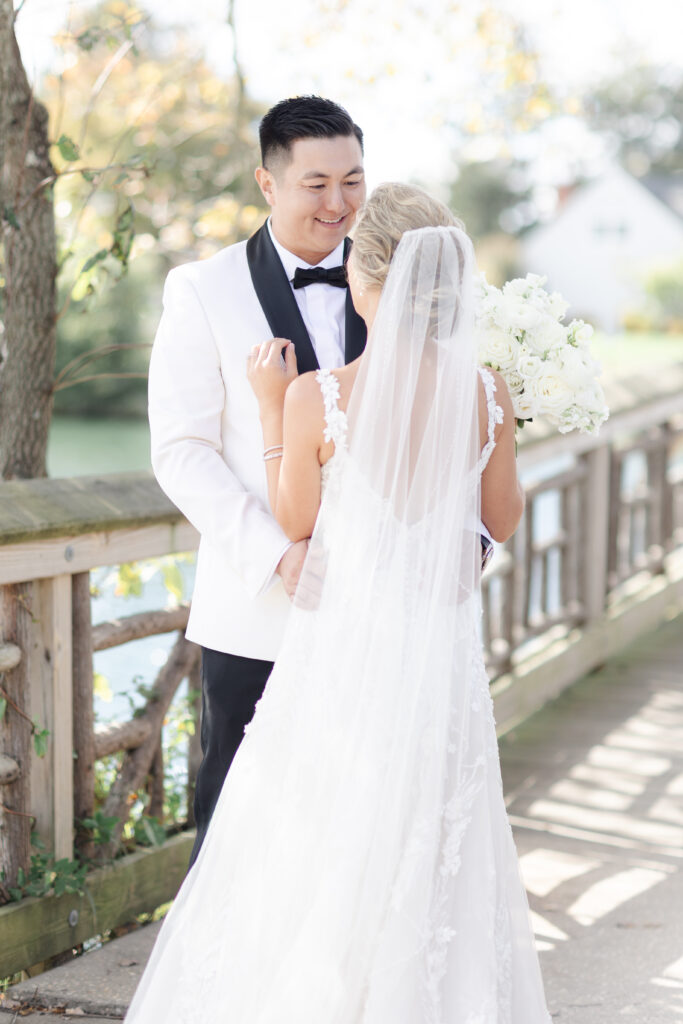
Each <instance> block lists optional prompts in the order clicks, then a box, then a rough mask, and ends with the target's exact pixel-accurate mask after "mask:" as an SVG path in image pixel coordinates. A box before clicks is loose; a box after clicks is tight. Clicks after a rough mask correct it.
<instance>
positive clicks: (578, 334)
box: [574, 324, 593, 346]
mask: <svg viewBox="0 0 683 1024" xmlns="http://www.w3.org/2000/svg"><path fill="white" fill-rule="evenodd" d="M574 337H575V338H576V341H577V342H578V343H579V345H582V346H587V345H588V344H589V342H590V340H591V338H592V337H593V328H592V327H591V325H590V324H582V325H581V327H579V328H578V329H577V330H576V331H575V332H574Z"/></svg>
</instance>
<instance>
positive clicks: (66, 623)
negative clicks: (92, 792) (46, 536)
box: [49, 575, 74, 860]
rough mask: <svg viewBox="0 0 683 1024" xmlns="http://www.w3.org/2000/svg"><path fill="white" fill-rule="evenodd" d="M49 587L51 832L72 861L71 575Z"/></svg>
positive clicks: (56, 848)
mask: <svg viewBox="0 0 683 1024" xmlns="http://www.w3.org/2000/svg"><path fill="white" fill-rule="evenodd" d="M49 586H50V597H51V604H52V617H51V623H50V627H51V630H50V631H51V642H52V680H51V682H52V708H53V711H52V736H51V737H50V739H51V741H52V742H51V747H52V770H53V773H54V796H53V805H52V815H53V817H52V832H53V836H54V851H55V856H56V857H57V858H60V857H67V858H68V859H69V860H70V859H71V858H72V857H73V814H74V787H73V770H74V759H73V749H74V743H73V720H72V707H73V693H72V674H71V673H72V654H71V643H72V630H71V576H68V575H62V576H56V577H55V578H54V579H53V580H51V581H50V583H49Z"/></svg>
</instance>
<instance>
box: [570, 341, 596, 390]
mask: <svg viewBox="0 0 683 1024" xmlns="http://www.w3.org/2000/svg"><path fill="white" fill-rule="evenodd" d="M561 357H562V368H561V373H562V375H563V376H564V377H565V379H566V381H567V383H568V384H569V385H570V386H571V387H572V388H575V389H577V390H578V389H579V388H583V387H585V386H586V384H587V383H588V382H589V381H590V380H591V379H592V378H593V377H594V376H595V375H596V373H597V371H598V369H599V367H598V366H597V364H596V363H594V362H593V360H592V359H591V358H590V356H586V354H585V353H584V352H583V351H582V350H581V349H578V348H573V347H572V346H571V345H567V346H566V348H564V349H562V352H561Z"/></svg>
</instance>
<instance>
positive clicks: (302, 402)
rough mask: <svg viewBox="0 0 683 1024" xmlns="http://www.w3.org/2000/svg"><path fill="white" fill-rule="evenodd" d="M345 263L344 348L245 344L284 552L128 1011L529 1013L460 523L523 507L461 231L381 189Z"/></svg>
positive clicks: (475, 574)
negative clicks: (278, 639) (269, 642)
mask: <svg viewBox="0 0 683 1024" xmlns="http://www.w3.org/2000/svg"><path fill="white" fill-rule="evenodd" d="M348 272H349V282H350V287H351V293H352V297H353V301H354V305H355V306H356V309H357V310H358V311H359V312H360V313H361V315H362V316H363V317H364V319H365V320H366V322H367V325H368V331H369V340H368V345H367V349H366V351H365V353H364V354H363V355H362V356H361V357H360V358H359V359H358V360H356V362H355V363H352V364H350V365H349V366H347V367H344V368H341V369H339V370H334V371H318V372H317V373H315V374H305V375H304V376H302V377H301V378H297V379H295V378H296V357H295V353H294V352H293V346H292V345H291V344H290V343H288V342H286V341H284V340H282V341H279V340H278V341H276V342H268V343H266V344H265V345H264V346H261V347H260V348H257V349H255V350H254V351H253V352H252V354H251V356H250V358H249V366H248V374H249V378H250V381H251V383H252V387H253V388H254V391H255V393H256V396H257V398H258V401H259V408H260V413H261V422H262V425H263V433H264V450H265V453H264V457H265V460H266V461H265V467H266V472H267V474H268V485H269V495H270V500H271V505H272V507H273V511H274V513H275V514H276V516H277V518H278V520H279V521H280V523H281V524H282V526H283V528H284V529H285V530H286V532H287V533H288V535H289V536H290V537H291V538H292V540H297V539H301V538H305V537H309V536H311V542H310V547H309V554H308V558H307V562H306V565H305V568H304V572H303V574H302V578H301V582H300V584H299V587H298V590H297V593H296V596H295V600H294V607H293V609H292V615H291V619H290V624H289V627H288V632H287V636H286V640H285V643H284V646H283V649H282V653H281V655H280V657H279V658H278V660H277V662H276V665H275V668H274V671H273V673H272V676H271V678H270V681H269V683H268V686H267V688H266V691H265V694H264V696H263V698H262V700H261V701H260V703H259V705H258V707H257V711H256V715H255V717H254V719H253V721H252V723H251V724H250V726H248V729H247V735H246V736H245V739H244V741H243V743H242V745H241V747H240V749H239V751H238V754H237V757H236V758H235V761H234V763H233V765H232V767H231V770H230V772H229V774H228V777H227V779H226V781H225V784H224V787H223V791H222V793H221V797H220V800H219V802H218V805H217V807H216V811H215V813H214V816H213V820H212V822H211V826H210V829H209V833H208V836H207V840H206V842H205V843H204V846H203V848H202V850H201V853H200V856H199V858H198V860H197V862H196V864H195V865H194V867H193V868H192V870H191V871H190V873H189V875H188V877H187V879H186V880H185V883H184V884H183V886H182V888H181V890H180V893H179V895H178V897H177V899H176V901H175V903H174V906H173V908H172V909H171V911H170V913H169V915H168V917H167V918H166V920H165V922H164V925H163V927H162V929H161V932H160V935H159V938H158V940H157V943H156V946H155V948H154V950H153V952H152V956H151V958H150V961H149V964H148V965H147V968H146V971H145V973H144V975H143V978H142V981H141V983H140V986H139V988H138V990H137V992H136V995H135V998H134V999H133V1002H132V1005H131V1008H130V1010H129V1013H128V1016H127V1017H126V1020H127V1021H128V1022H129V1024H161V1022H163V1024H193V1022H200V1021H201V1022H202V1024H204V1022H211V1024H549V1021H550V1017H549V1015H548V1012H547V1010H546V1007H545V1001H544V996H543V986H542V981H541V976H540V971H539V966H538V960H537V956H536V952H535V949H534V943H533V936H532V934H531V930H530V927H529V920H528V907H527V903H526V897H525V893H524V890H523V887H522V885H521V882H520V879H519V873H518V867H517V858H516V852H515V848H514V844H513V840H512V835H511V831H510V827H509V824H508V821H507V816H506V812H505V806H504V802H503V794H502V788H501V779H500V769H499V763H498V751H497V743H496V735H495V727H494V720H493V713H492V704H491V699H490V696H489V689H488V681H487V678H486V674H485V671H484V665H483V659H482V650H481V640H480V635H479V621H480V614H481V604H480V590H479V576H480V554H481V552H480V542H479V524H480V517H481V519H482V520H483V522H484V523H485V524H486V526H487V527H488V530H489V531H490V533H491V534H492V536H493V537H494V538H495V539H499V540H501V539H505V537H507V536H509V535H510V534H511V533H512V532H513V530H514V528H515V527H516V525H517V522H518V520H519V518H520V516H521V511H522V506H523V499H522V494H521V490H520V487H519V484H518V481H517V476H516V470H515V458H514V417H513V414H512V408H511V404H510V399H509V395H508V394H507V392H506V390H505V385H504V384H503V382H502V380H501V378H500V377H499V376H497V375H495V374H492V373H491V372H490V371H488V370H485V369H479V370H478V369H477V367H476V353H475V343H474V335H473V309H472V306H473V300H472V278H473V272H474V262H473V255H472V248H471V243H470V241H469V239H468V238H467V236H466V235H465V233H464V231H463V230H462V227H461V225H460V224H459V223H458V222H457V221H456V219H455V218H454V217H453V215H452V214H451V213H450V211H449V210H448V209H447V208H446V207H445V206H443V205H442V204H440V203H438V202H436V201H435V200H433V199H431V198H430V197H429V196H428V195H427V194H426V193H424V192H423V191H422V190H420V189H418V188H414V187H412V186H407V185H383V186H381V187H380V188H378V189H377V190H376V191H375V192H374V193H373V195H372V196H371V197H370V199H369V201H368V203H367V205H366V207H365V209H364V211H363V214H362V216H361V218H360V221H359V223H358V226H357V229H356V233H355V241H354V247H353V250H352V255H351V258H350V260H349V267H348ZM281 353H283V354H284V361H283V359H282V357H281Z"/></svg>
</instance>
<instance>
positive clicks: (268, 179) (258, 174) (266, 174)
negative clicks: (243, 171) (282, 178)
mask: <svg viewBox="0 0 683 1024" xmlns="http://www.w3.org/2000/svg"><path fill="white" fill-rule="evenodd" d="M254 177H255V178H256V181H257V182H258V187H259V188H260V189H261V192H262V193H263V198H264V199H265V201H266V202H267V203H268V206H273V205H274V203H275V196H274V194H273V186H274V184H275V178H274V177H273V175H272V173H271V172H270V171H268V170H266V168H265V167H257V168H256V170H255V171H254Z"/></svg>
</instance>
